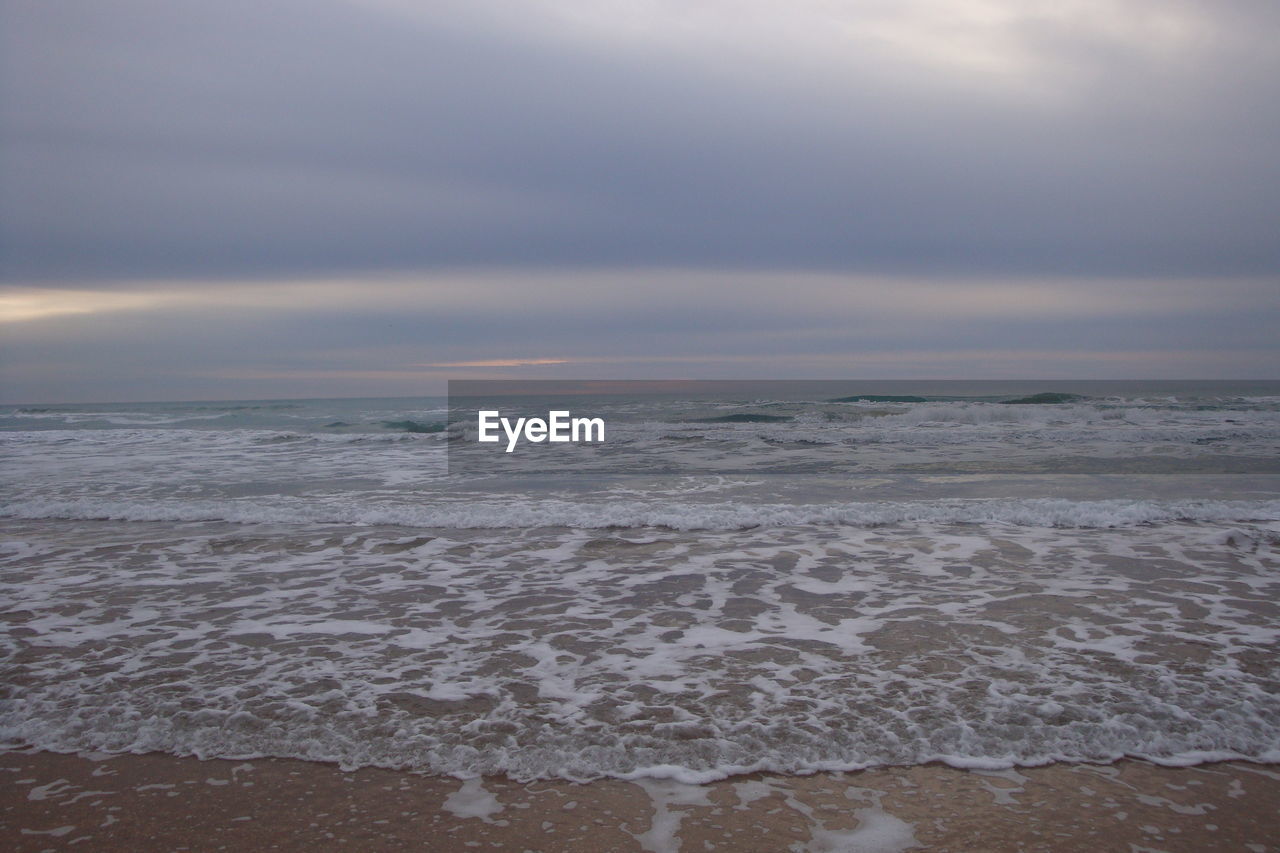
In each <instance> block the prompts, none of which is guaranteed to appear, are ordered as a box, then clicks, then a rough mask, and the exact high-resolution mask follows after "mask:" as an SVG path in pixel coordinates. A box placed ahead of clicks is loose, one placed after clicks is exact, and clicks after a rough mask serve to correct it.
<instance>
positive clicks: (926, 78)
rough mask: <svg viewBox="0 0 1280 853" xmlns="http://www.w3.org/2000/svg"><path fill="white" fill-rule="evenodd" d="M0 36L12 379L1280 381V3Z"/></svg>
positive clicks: (35, 24)
mask: <svg viewBox="0 0 1280 853" xmlns="http://www.w3.org/2000/svg"><path fill="white" fill-rule="evenodd" d="M0 15H2V16H3V18H2V20H0V39H3V44H0V135H2V138H0V143H2V147H0V186H2V187H3V192H0V314H2V315H4V316H5V317H7V318H8V320H9V322H8V323H6V325H5V330H6V332H5V334H6V344H5V348H4V350H3V351H2V352H0V356H2V357H3V365H2V366H3V369H4V371H5V373H4V375H5V377H6V387H5V388H3V389H0V393H3V394H4V395H5V396H7V397H9V398H12V399H53V398H55V397H68V398H71V397H75V396H76V395H77V394H82V393H87V392H86V391H85V390H84V389H85V388H96V389H98V390H97V391H96V395H97V397H98V398H100V399H109V398H111V396H113V395H116V394H120V395H129V394H140V393H143V392H146V393H148V394H150V395H155V394H178V395H179V396H181V395H182V392H181V390H180V388H181V387H182V381H183V379H182V377H183V376H185V377H186V378H187V381H188V382H189V383H190V384H189V385H188V386H187V387H188V388H190V389H195V388H196V387H197V386H199V389H200V390H199V395H202V396H210V395H212V396H243V395H245V394H248V393H251V392H252V393H257V394H265V395H268V396H271V395H277V394H281V393H284V392H285V391H287V390H288V388H289V387H290V386H289V385H288V383H287V382H284V381H276V382H275V384H272V382H273V381H275V380H272V381H267V380H265V379H261V380H257V379H255V380H253V381H249V380H237V379H233V378H228V377H232V376H233V375H234V376H248V375H254V376H258V377H263V376H274V377H279V376H287V375H294V376H296V377H302V376H304V375H305V376H312V377H315V380H314V383H313V384H314V386H315V387H312V386H308V389H307V392H306V393H323V392H324V391H325V387H324V386H323V377H324V376H325V375H329V376H330V377H331V378H332V379H333V382H334V384H333V385H332V386H329V390H331V391H332V392H333V393H362V392H361V391H360V390H358V389H355V388H354V384H352V385H351V386H350V387H349V386H348V385H346V384H343V385H342V387H341V389H339V388H338V384H340V383H339V382H338V377H339V376H342V375H346V376H349V377H352V383H355V381H356V378H357V377H360V376H363V377H365V378H366V380H367V381H369V382H370V383H373V384H370V385H369V386H367V387H369V388H373V386H374V385H376V384H377V383H376V382H375V381H374V380H373V379H369V377H370V376H373V375H375V374H376V375H378V376H385V374H387V373H388V372H390V373H391V374H393V375H394V376H395V377H399V378H395V379H394V381H393V380H388V382H389V383H390V384H387V385H385V387H384V386H382V385H379V386H378V387H379V388H381V389H382V390H387V391H388V392H392V390H391V386H392V385H394V386H395V387H394V391H393V392H394V393H411V390H410V388H411V386H413V383H415V382H419V381H422V375H425V374H413V376H405V375H402V374H401V373H400V371H402V370H403V369H408V368H402V367H401V366H400V365H436V366H435V367H430V368H427V367H420V368H414V369H415V370H421V371H427V372H428V373H431V372H432V371H436V372H438V371H451V370H453V371H456V370H457V369H460V367H461V366H462V363H471V364H470V368H471V369H472V370H475V371H480V370H489V369H498V366H497V365H493V366H492V367H486V366H485V364H492V363H494V362H519V364H511V365H509V367H510V368H512V369H518V370H522V371H525V372H529V371H534V372H537V371H544V370H545V371H554V370H560V371H562V373H563V372H564V371H569V370H573V369H577V368H576V367H575V366H577V365H586V364H594V365H596V366H599V367H600V369H601V370H605V371H606V372H608V371H610V370H612V371H614V373H613V374H611V375H619V376H621V375H624V373H623V372H619V371H626V370H634V371H638V372H640V371H647V372H648V375H653V373H654V371H658V370H661V369H667V370H672V371H675V370H679V371H682V373H681V375H701V376H708V375H725V376H727V375H737V374H734V373H733V371H734V370H743V371H748V375H756V373H757V372H758V371H759V370H760V369H762V367H761V365H762V364H763V363H764V362H768V361H769V360H771V359H772V360H775V361H776V362H777V364H787V365H789V367H788V368H787V369H785V370H783V373H782V375H793V376H797V375H815V376H816V375H829V374H828V373H827V372H825V371H827V370H828V368H830V369H831V370H835V371H837V373H838V372H839V371H840V370H848V369H849V368H848V365H849V364H851V363H853V362H850V361H849V359H850V358H853V357H855V356H856V357H858V358H860V359H862V360H861V361H859V362H856V363H857V364H862V365H865V366H866V371H869V372H871V373H877V374H883V375H898V374H897V373H895V371H896V370H898V368H896V367H894V364H895V362H894V358H895V357H896V358H897V359H898V361H897V362H896V363H897V364H898V365H899V366H901V365H908V364H910V365H914V366H912V367H909V368H907V367H902V369H903V370H907V371H908V372H912V373H914V374H915V375H937V376H941V375H943V372H945V371H947V370H950V368H951V367H954V366H956V365H966V367H965V370H967V371H969V372H968V373H967V374H965V375H994V374H995V373H999V374H1000V375H1007V373H1006V372H1005V371H1007V370H1008V369H1014V368H1016V367H1017V366H1018V365H1021V366H1022V367H1023V369H1024V370H1028V371H1031V372H1032V373H1038V375H1045V376H1047V375H1073V374H1072V371H1076V372H1077V373H1076V374H1075V375H1102V373H1105V374H1106V375H1130V376H1157V375H1159V376H1169V375H1185V376H1207V375H1225V376H1230V375H1240V376H1254V377H1265V376H1271V375H1275V374H1276V373H1277V371H1278V370H1280V356H1277V353H1276V344H1275V343H1274V341H1272V340H1271V339H1270V338H1271V337H1273V336H1269V335H1267V334H1266V332H1265V329H1266V328H1267V327H1268V324H1271V326H1272V327H1274V325H1275V321H1276V320H1277V319H1278V318H1277V316H1276V300H1275V296H1276V294H1277V293H1278V292H1280V240H1277V239H1276V233H1277V232H1276V224H1277V222H1280V158H1277V157H1276V156H1275V152H1276V151H1278V150H1280V110H1278V109H1277V108H1276V106H1275V105H1276V104H1277V103H1280V86H1278V85H1277V83H1276V81H1277V80H1280V52H1278V51H1276V50H1275V47H1274V46H1275V44H1277V43H1278V42H1280V6H1277V5H1276V4H1274V3H1267V2H1252V0H1234V2H1225V3H1214V4H1206V3H1198V2H1192V0H1159V2H1157V0H1057V2H1040V0H953V2H945V3H942V2H933V0H899V2H893V3H888V2H882V0H845V2H841V0H794V2H788V3H778V2H773V0H735V2H728V0H704V2H698V3H690V2H687V0H590V2H588V0H519V2H516V0H466V2H463V0H432V2H430V3H420V2H411V0H362V2H336V1H334V0H306V2H302V0H280V2H273V3H269V4H262V3H250V2H247V0H225V2H219V3H204V2H193V1H192V0H188V1H187V2H182V0H177V1H176V2H175V0H114V2H112V3H96V2H66V3H47V2H41V0H9V2H7V3H5V5H4V7H3V11H2V12H0ZM197 318H200V319H197ZM388 330H390V331H388ZM166 342H167V343H166ZM1031 350H1034V351H1036V352H1041V353H1042V357H1039V360H1036V359H1031V358H1029V357H1028V356H1027V353H1028V352H1030V351H1031ZM1121 351H1123V352H1128V353H1130V356H1128V357H1127V359H1128V360H1125V359H1124V358H1120V357H1119V356H1117V355H1116V353H1119V352H1121ZM996 352H1003V353H1006V354H1011V355H1008V357H1007V358H1006V359H1005V361H1007V362H1008V366H1007V367H1006V366H1003V365H1004V364H1005V362H1004V361H1001V360H1000V359H998V358H996V357H995V356H994V355H993V354H994V353H996ZM1228 352H1230V353H1234V355H1225V353H1228ZM873 353H877V354H878V355H875V356H874V359H873V357H872V354H873ZM956 353H967V355H965V356H963V357H960V356H957V355H956ZM984 353H986V354H987V356H989V357H984ZM1073 353H1074V355H1073ZM895 354H896V356H895ZM931 354H932V355H931ZM752 357H754V358H755V359H756V362H755V366H754V367H750V368H748V367H742V366H741V365H742V364H744V363H745V362H744V361H743V359H747V360H750V359H751V358H752ZM664 359H667V360H665V361H664ZM672 359H674V360H672ZM682 359H683V360H682ZM717 359H718V361H717ZM806 359H808V360H807V361H806ZM841 359H844V361H841ZM875 359H879V361H876V360H875ZM553 361H554V362H560V363H558V364H551V363H549V362H553ZM161 364H163V365H164V367H163V369H162V368H160V367H158V366H157V365H161ZM832 364H834V365H837V366H836V367H830V365H832ZM148 365H150V366H148ZM439 365H447V366H445V367H440V366H439ZM628 365H630V366H628ZM640 365H648V366H647V367H641V366H640ZM662 365H667V367H666V368H662ZM716 365H718V366H716ZM735 365H738V367H735ZM582 369H584V370H585V369H586V367H583V368H582ZM767 369H770V370H772V368H771V367H770V368H767ZM779 369H780V370H782V368H779ZM139 371H142V372H143V375H145V377H147V378H145V379H140V378H139V376H140V374H139ZM182 371H186V372H185V373H183V372H182ZM289 371H294V374H289ZM325 371H329V373H328V374H326V373H325ZM815 371H821V373H819V372H815ZM1100 371H1101V372H1100ZM806 372H807V373H806ZM922 372H923V373H922ZM162 373H163V374H164V375H166V376H170V374H172V375H171V376H170V378H169V379H165V380H163V381H162V380H161V379H160V378H159V377H160V375H161V374H162ZM197 374H199V375H201V376H205V377H206V378H208V377H212V378H208V381H207V382H204V384H203V385H201V384H200V382H199V381H197V378H196V377H197ZM431 375H435V374H434V373H432V374H431ZM669 375H672V374H669ZM949 375H950V374H949ZM95 376H96V377H97V379H96V380H95V379H94V378H93V377H95ZM200 381H204V380H200ZM308 381H310V380H308ZM379 381H380V380H379ZM219 382H221V383H222V384H219ZM162 386H163V387H162ZM148 388H150V389H153V390H152V391H147V389H148ZM59 389H61V390H59ZM139 389H141V390H139ZM369 393H373V391H370V392H369ZM68 395H69V396H68ZM194 395H195V394H194V393H193V394H192V396H194Z"/></svg>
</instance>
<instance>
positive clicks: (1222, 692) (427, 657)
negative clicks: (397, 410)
mask: <svg viewBox="0 0 1280 853" xmlns="http://www.w3.org/2000/svg"><path fill="white" fill-rule="evenodd" d="M9 526H10V542H9V543H8V547H6V548H5V549H4V551H3V552H0V559H2V560H3V563H0V565H2V566H3V573H2V574H0V581H2V583H0V597H3V599H4V600H3V606H4V607H5V608H6V609H7V610H8V611H9V613H10V614H11V617H10V630H9V632H8V634H7V636H6V638H5V641H4V642H5V644H6V647H7V649H8V651H9V652H10V654H11V655H12V654H15V653H17V652H19V651H21V658H20V660H21V663H20V666H21V671H22V681H23V684H24V687H23V689H22V691H21V692H15V693H13V694H11V695H10V696H9V698H8V699H7V701H6V703H5V705H4V710H3V717H2V729H0V732H2V735H3V738H4V740H5V742H7V743H9V744H11V745H12V744H31V745H35V746H39V747H42V748H48V749H56V750H103V751H135V752H143V751H149V750H162V751H168V752H174V753H179V754H195V755H200V756H206V757H210V756H220V757H231V758H236V757H250V756H256V755H281V756H294V757H301V758H309V759H317V760H326V761H337V762H340V763H342V764H344V765H345V766H348V767H351V766H361V765H380V766H393V767H408V768H414V769H419V770H426V771H430V772H435V773H452V774H457V775H461V776H464V777H469V776H474V775H476V774H481V773H506V774H509V775H512V776H514V777H516V778H520V779H532V778H542V777H560V778H569V779H589V778H596V777H600V776H617V777H622V778H633V779H634V778H661V779H670V780H673V781H675V782H680V783H684V784H689V783H699V782H706V781H709V780H712V779H717V778H723V777H725V776H728V775H731V774H735V773H742V772H750V771H757V770H769V771H777V772H791V773H794V772H811V771H815V770H839V769H854V768H859V767H866V766H872V765H882V764H910V763H919V762H928V761H944V762H946V763H949V764H952V765H955V766H959V767H970V768H984V769H999V768H1007V767H1012V766H1017V765H1034V764H1043V763H1046V762H1050V761H1058V760H1070V761H1107V760H1111V759H1115V758H1118V757H1121V756H1125V755H1130V756H1141V757H1145V758H1148V759H1150V760H1153V761H1157V762H1162V763H1167V764H1190V763H1199V762H1204V761H1212V760H1221V759H1227V758H1247V759H1251V760H1255V761H1264V762H1280V702H1278V701H1277V695H1280V690H1278V688H1280V681H1278V676H1277V673H1276V670H1275V664H1274V660H1275V656H1274V654H1273V651H1272V650H1273V649H1274V646H1275V644H1276V643H1277V642H1280V620H1277V618H1276V606H1275V604H1274V602H1275V600H1276V597H1277V595H1278V594H1280V571H1277V569H1280V561H1278V560H1277V555H1276V550H1275V544H1276V541H1277V531H1278V529H1280V526H1277V525H1276V524H1275V523H1268V524H1258V525H1254V524H1242V523H1238V522H1233V523H1232V524H1231V525H1230V527H1226V528H1223V527H1215V526H1213V525H1207V524H1205V523H1187V522H1180V523H1171V524H1162V525H1153V526H1146V527H1127V528H1116V529H1108V530H1088V529H1076V528H1072V529H1050V528H1045V527H1039V526H1037V527H1018V526H1013V525H989V524H984V525H973V524H968V525H951V524H934V523H924V524H911V525H905V526H904V525H894V526H889V527H881V528H874V529H873V528H863V527H851V526H826V527H824V526H804V527H779V528H769V529H765V528H757V529H754V530H749V531H735V532H723V533H714V532H701V533H683V532H678V531H661V530H654V531H650V532H648V533H646V534H645V535H644V536H643V537H635V536H634V535H630V536H628V535H626V534H622V533H619V532H616V531H607V532H600V531H589V530H580V529H579V530H574V529H568V528H536V529H529V528H526V529H521V530H505V531H502V532H498V533H494V532H491V531H484V530H476V531H466V530H453V531H441V532H433V533H429V534H421V533H413V532H411V531H407V530H405V529H404V528H353V527H349V526H345V527H344V526H333V525H325V526H320V527H311V526H307V525H298V524H290V525H285V526H278V525H269V524H263V523H258V524H251V525H228V524H224V523H212V524H196V525H191V524H188V525H180V526H175V525H172V524H169V523H153V524H140V523H130V524H128V525H117V524H113V523H86V522H73V521H25V522H18V521H11V522H9ZM1236 533H1240V534H1244V535H1247V536H1248V537H1249V539H1250V540H1251V541H1252V542H1254V543H1255V547H1253V548H1251V549H1242V548H1239V547H1236V546H1235V545H1233V544H1231V542H1230V541H1227V540H1234V539H1235V538H1238V537H1236V536H1235V534H1236ZM473 801H474V802H473ZM479 802H480V800H479V799H477V798H475V797H472V798H471V799H469V800H467V802H465V803H464V802H460V803H459V804H458V805H459V807H470V806H468V805H467V804H468V803H471V804H472V805H475V804H476V803H479ZM884 828H885V831H886V832H889V830H891V829H892V830H893V832H894V833H898V834H899V835H900V834H901V833H900V830H901V827H896V828H895V827H889V826H887V825H886V827H884ZM890 834H892V833H890ZM895 837H896V836H895ZM904 837H905V836H904Z"/></svg>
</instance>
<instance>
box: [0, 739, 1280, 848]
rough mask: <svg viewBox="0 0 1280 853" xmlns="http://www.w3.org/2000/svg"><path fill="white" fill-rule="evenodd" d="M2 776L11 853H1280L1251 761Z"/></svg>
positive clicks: (50, 764) (9, 766) (13, 766)
mask: <svg viewBox="0 0 1280 853" xmlns="http://www.w3.org/2000/svg"><path fill="white" fill-rule="evenodd" d="M0 771H2V772H3V779H4V784H3V786H2V787H0V792H2V793H0V810H2V811H0V814H2V815H3V817H2V818H0V846H3V847H4V848H5V849H9V850H14V851H39V850H62V849H72V848H74V849H77V850H134V851H152V850H156V851H159V850H306V849H316V848H332V849H357V850H439V851H452V850H459V851H463V850H514V851H530V850H531V851H566V853H576V851H582V853H588V851H642V850H651V851H676V850H679V851H686V853H687V851H696V850H732V851H761V853H764V852H765V851H790V850H794V851H898V850H912V849H923V850H940V851H950V850H966V851H1015V850H1016V851H1041V850H1043V851H1075V850H1079V851H1085V850H1090V851H1093V850H1127V851H1168V853H1174V851H1197V853H1198V851H1212V850H1241V851H1250V853H1264V851H1269V850H1277V849H1280V846H1277V843H1276V839H1277V838H1280V768H1277V767H1275V766H1268V765H1258V764H1250V763H1245V762H1224V763H1218V764H1207V765H1200V766H1197V767H1186V768H1168V767H1159V766H1156V765H1153V764H1150V763H1147V762H1143V761H1121V762H1118V763H1116V764H1112V765H1089V764H1056V765H1050V766H1046V767H1039V768H1024V769H1020V770H1005V771H999V772H975V771H965V770H956V769H954V768H950V767H945V766H941V765H936V764H935V765H922V766H915V767H902V768H886V769H877V770H870V771H863V772H857V773H822V774H814V775H811V776H790V777H784V776H771V775H759V774H753V775H749V776H739V777H733V778H730V779H727V780H724V781H721V782H716V783H712V784H709V785H704V786H690V785H681V784H677V783H673V782H663V781H655V780H645V781H643V782H641V783H631V782H624V781H616V780H606V781H597V782H592V783H589V784H585V785H579V784H573V783H569V782H558V781H557V782H533V783H528V784H521V783H517V782H513V781H510V780H508V779H505V778H502V777H489V778H484V779H480V780H469V781H465V782H464V781H460V780H457V779H452V778H444V777H436V776H426V775H420V774H414V773H403V772H397V771H390V770H377V769H364V770H359V771H356V772H351V773H348V772H343V771H342V770H340V769H339V768H337V767H336V766H334V765H330V764H318V763H310V762H304V761H296V760H285V759H261V760H254V761H224V760H209V761H200V760H197V759H193V758H177V757H174V756H168V755H160V754H151V755H115V756H109V755H105V754H88V755H59V754H55V753H49V752H21V751H18V752H9V753H5V754H4V755H3V757H2V758H0Z"/></svg>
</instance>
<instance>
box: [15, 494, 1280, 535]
mask: <svg viewBox="0 0 1280 853" xmlns="http://www.w3.org/2000/svg"><path fill="white" fill-rule="evenodd" d="M0 517H6V518H22V519H111V520H120V521H174V522H187V521H229V522H236V523H252V522H273V523H282V524H288V523H320V524H324V523H333V524H386V525H399V526H405V527H427V528H453V529H478V528H530V527H574V528H609V527H617V528H643V527H660V528H669V529H673V530H747V529H752V528H757V527H786V526H797V525H852V526H858V527H875V526H881V525H892V524H915V523H932V524H957V523H959V524H1010V525H1016V526H1021V527H1050V528H1052V527H1063V528H1066V527H1080V528H1116V527H1134V526H1139V525H1144V524H1153V523H1166V522H1175V521H1204V522H1225V523H1238V522H1256V521H1280V500H1262V501H1236V500H1233V501H1225V500H1184V501H1153V500H1118V499H1117V500H1099V501H1073V500H1065V499H1052V498H1033V499H1019V500H1014V499H990V500H942V501H912V502H888V501H885V502H866V503H857V502H849V503H831V504H799V505H790V504H746V503H734V502H721V503H672V502H663V503H660V504H657V503H647V502H643V501H635V500H611V501H592V502H577V501H567V500H550V499H549V500H541V501H533V500H528V499H524V500H519V501H498V500H489V501H483V500H482V501H466V502H461V501H460V502H457V503H439V504H436V505H432V506H421V505H417V504H410V505H400V504H370V503H358V502H341V503H338V502H335V503H332V504H328V503H321V502H315V501H302V500H295V501H286V500H285V499H279V498H277V499H275V500H272V501H270V502H263V501H257V500H253V499H247V498H246V499H224V500H193V501H183V502H180V503H179V502H174V501H163V502H160V501H156V502H149V501H134V502H128V501H119V500H104V499H93V498H83V499H78V500H34V501H28V502H26V503H22V504H9V505H2V506H0Z"/></svg>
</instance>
